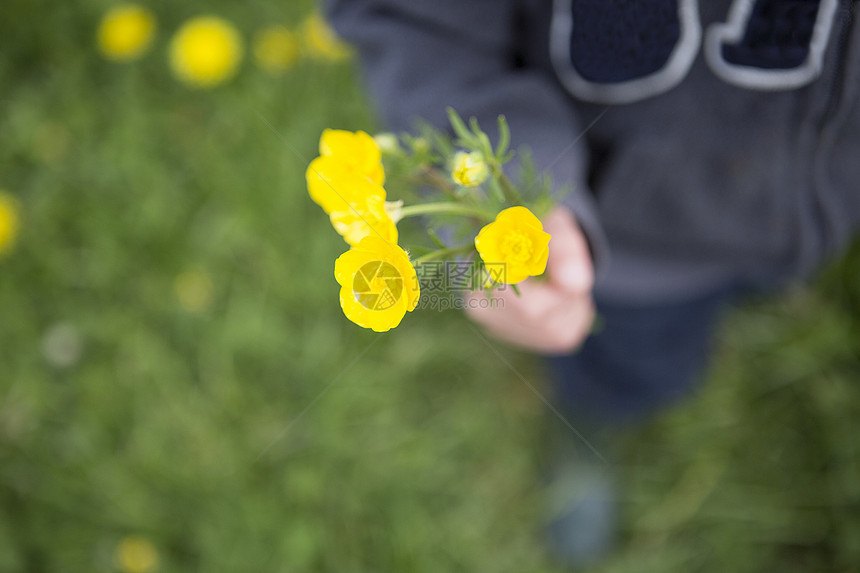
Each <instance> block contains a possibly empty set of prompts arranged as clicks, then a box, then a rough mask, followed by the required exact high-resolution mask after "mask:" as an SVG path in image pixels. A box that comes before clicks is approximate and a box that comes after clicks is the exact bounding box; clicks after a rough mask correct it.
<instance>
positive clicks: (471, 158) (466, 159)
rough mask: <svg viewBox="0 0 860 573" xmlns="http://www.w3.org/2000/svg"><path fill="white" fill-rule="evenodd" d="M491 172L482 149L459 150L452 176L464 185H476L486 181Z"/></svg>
mask: <svg viewBox="0 0 860 573" xmlns="http://www.w3.org/2000/svg"><path fill="white" fill-rule="evenodd" d="M489 174H490V172H489V169H488V168H487V162H486V161H484V156H483V155H482V154H481V152H480V151H473V152H471V153H465V152H463V151H460V152H458V153H457V154H456V155H455V156H454V169H453V170H452V173H451V177H453V179H454V181H456V182H457V183H459V184H460V185H462V186H464V187H476V186H478V185H480V184H481V183H483V182H484V181H486V179H487V176H488V175H489Z"/></svg>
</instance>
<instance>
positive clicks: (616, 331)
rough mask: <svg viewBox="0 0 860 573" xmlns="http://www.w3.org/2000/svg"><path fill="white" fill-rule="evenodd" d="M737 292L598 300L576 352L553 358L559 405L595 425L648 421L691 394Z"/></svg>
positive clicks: (551, 368) (550, 360) (605, 425)
mask: <svg viewBox="0 0 860 573" xmlns="http://www.w3.org/2000/svg"><path fill="white" fill-rule="evenodd" d="M736 292H737V290H736V289H734V288H729V287H726V288H721V289H718V290H715V291H714V292H712V293H709V294H707V295H703V296H700V297H697V298H695V299H691V300H685V301H680V302H677V303H674V304H661V305H655V306H634V305H623V304H618V303H615V302H612V303H610V302H608V301H603V300H600V299H597V300H596V301H595V302H596V305H597V312H598V316H599V317H600V320H601V321H602V328H601V329H600V330H599V332H597V333H595V334H593V335H591V336H590V337H589V338H588V339H587V340H586V341H585V343H584V345H583V346H582V347H581V348H580V349H579V350H578V351H577V352H575V353H573V354H570V355H565V356H556V357H551V358H549V365H550V370H551V373H552V377H553V381H554V386H555V396H556V399H557V401H558V405H559V406H560V407H561V408H562V409H563V410H564V411H567V412H569V413H571V414H572V415H573V416H575V417H576V418H577V419H578V420H580V421H581V422H585V423H587V424H588V425H590V426H591V427H593V428H595V429H597V428H601V427H611V426H617V425H622V424H625V423H631V422H637V421H641V420H645V419H647V418H649V417H650V416H652V415H653V414H654V413H655V412H657V411H658V410H659V409H660V408H661V407H663V406H666V405H668V404H670V403H671V402H673V401H675V400H677V399H679V398H680V397H682V396H685V395H686V394H688V393H690V391H691V390H692V389H693V387H694V386H695V382H696V381H697V380H698V378H699V377H700V376H701V375H702V374H703V371H704V369H705V366H706V365H707V359H708V354H709V349H710V343H711V338H712V334H713V330H714V327H715V326H716V323H717V321H718V319H719V318H720V316H721V314H722V311H723V310H724V309H725V308H726V307H727V306H728V305H729V303H730V302H731V301H732V300H733V299H734V298H735V294H736Z"/></svg>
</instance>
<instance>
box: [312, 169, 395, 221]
mask: <svg viewBox="0 0 860 573" xmlns="http://www.w3.org/2000/svg"><path fill="white" fill-rule="evenodd" d="M305 177H306V179H307V183H308V194H309V195H310V196H311V199H313V200H314V202H315V203H316V204H317V205H319V206H320V207H322V208H323V211H325V212H326V213H328V214H331V213H332V212H334V211H345V210H347V208H348V206H349V205H359V206H363V205H364V204H365V203H366V202H367V200H368V198H369V197H378V198H379V199H381V200H382V201H385V188H384V187H382V185H379V184H377V183H374V182H373V181H371V180H370V179H368V178H366V177H361V176H359V175H357V174H355V173H350V172H348V171H344V170H343V169H342V168H341V166H340V165H339V164H338V163H337V162H336V161H334V160H332V159H330V158H327V157H318V158H317V159H314V160H313V161H312V162H311V164H310V166H309V167H308V170H307V172H306V173H305Z"/></svg>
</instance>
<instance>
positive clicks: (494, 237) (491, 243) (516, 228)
mask: <svg viewBox="0 0 860 573" xmlns="http://www.w3.org/2000/svg"><path fill="white" fill-rule="evenodd" d="M550 238H551V237H550V234H549V233H546V232H544V230H543V225H542V224H541V222H540V219H538V218H537V217H535V216H534V214H533V213H532V212H531V211H529V210H528V209H526V208H525V207H511V208H510V209H505V210H504V211H502V212H501V213H499V214H498V215H497V216H496V220H495V221H493V222H492V223H490V224H489V225H486V226H484V228H483V229H481V231H480V232H479V233H478V236H477V237H475V248H476V249H478V253H479V254H480V255H481V259H482V260H483V261H484V263H486V264H487V265H494V266H496V265H499V264H503V265H504V269H505V270H504V280H503V281H501V282H505V283H508V284H516V283H518V282H520V281H523V280H525V279H527V278H528V277H530V276H537V275H540V274H542V273H543V272H544V270H546V261H547V257H548V256H549V240H550Z"/></svg>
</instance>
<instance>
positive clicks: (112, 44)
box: [96, 4, 155, 62]
mask: <svg viewBox="0 0 860 573" xmlns="http://www.w3.org/2000/svg"><path fill="white" fill-rule="evenodd" d="M154 36H155V16H153V14H152V12H150V11H149V10H148V9H146V8H144V7H143V6H139V5H137V4H120V5H118V6H114V7H113V8H111V9H110V10H108V11H107V12H106V13H105V15H104V16H103V17H102V20H101V22H100V23H99V28H98V31H97V32H96V41H97V43H98V46H99V51H101V53H102V55H104V56H105V57H106V58H108V59H111V60H116V61H123V62H127V61H130V60H134V59H136V58H139V57H140V56H142V55H143V54H144V53H145V52H146V51H147V50H148V49H149V46H150V45H151V44H152V39H153V37H154Z"/></svg>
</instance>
